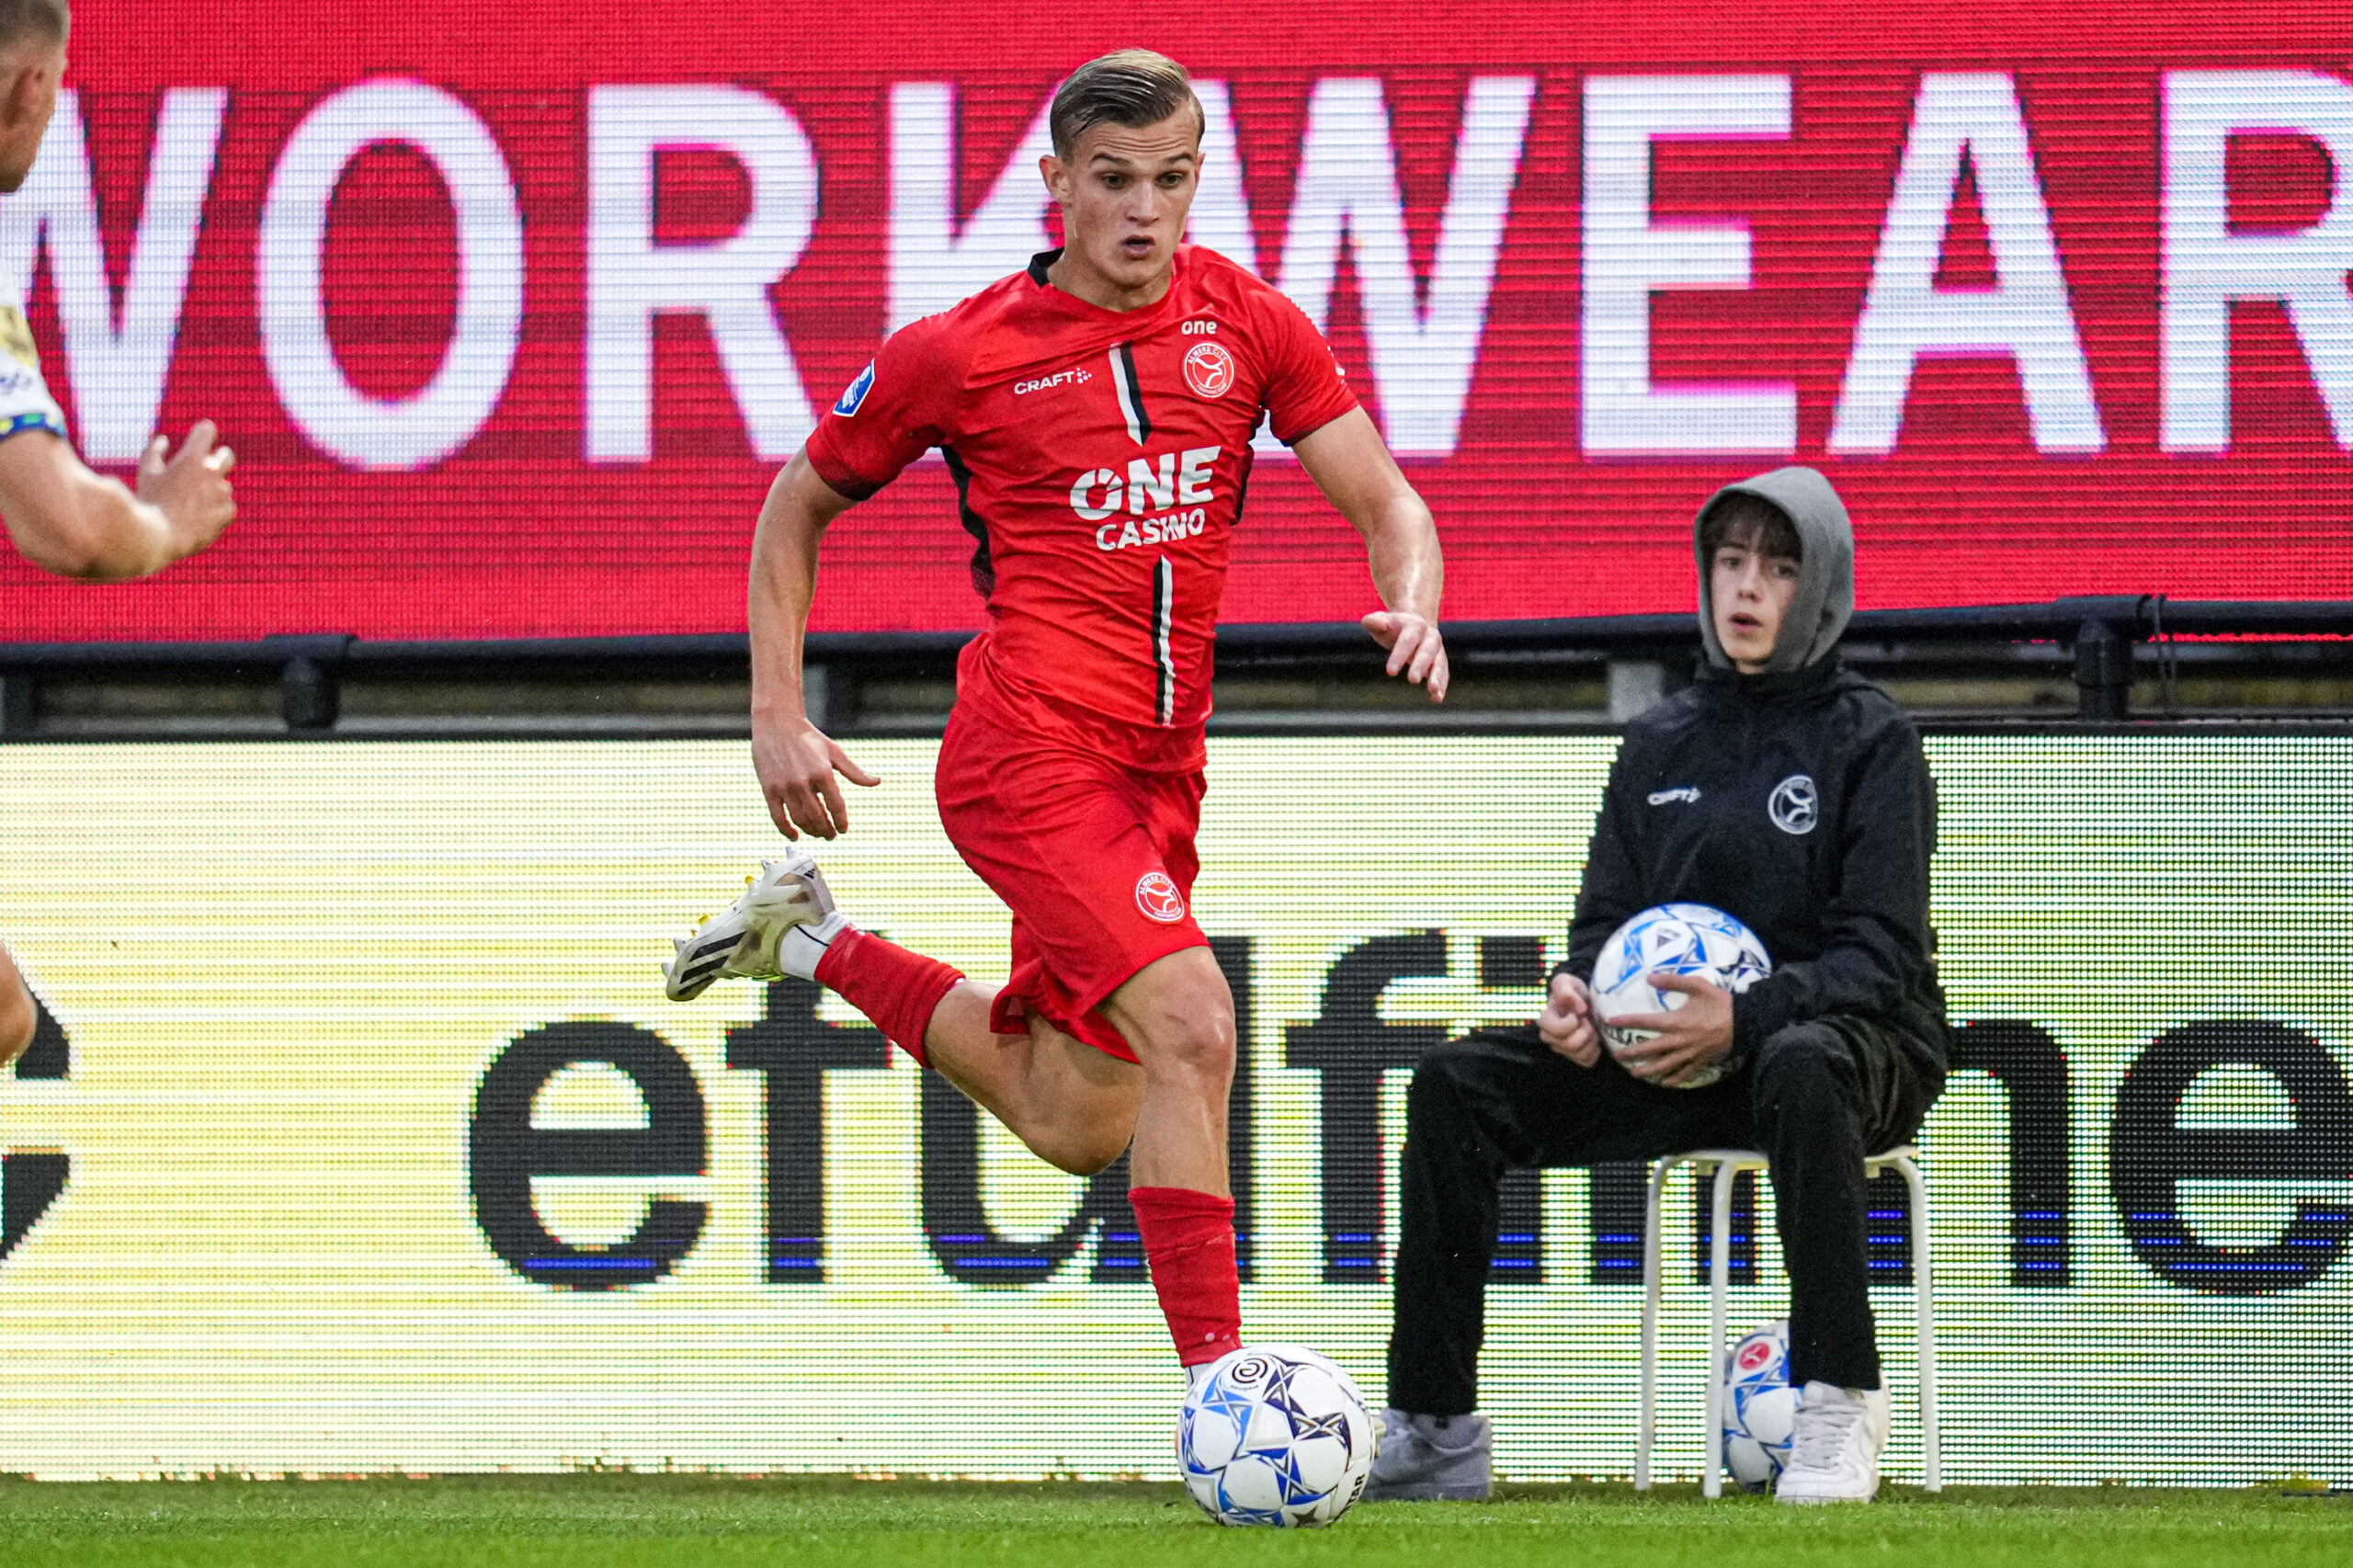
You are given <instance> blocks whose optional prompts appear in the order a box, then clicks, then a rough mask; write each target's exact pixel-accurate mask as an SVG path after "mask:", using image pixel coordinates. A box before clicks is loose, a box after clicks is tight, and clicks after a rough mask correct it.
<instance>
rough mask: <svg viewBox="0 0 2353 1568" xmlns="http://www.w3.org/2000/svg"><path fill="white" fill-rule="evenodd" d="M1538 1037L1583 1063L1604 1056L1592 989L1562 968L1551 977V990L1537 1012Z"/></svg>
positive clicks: (1591, 1061) (1591, 1062)
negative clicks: (1594, 1016) (1602, 1054)
mask: <svg viewBox="0 0 2353 1568" xmlns="http://www.w3.org/2000/svg"><path fill="white" fill-rule="evenodd" d="M1536 1033H1537V1036H1538V1038H1539V1039H1540V1040H1543V1042H1544V1043H1545V1044H1546V1045H1548V1046H1550V1047H1552V1049H1553V1050H1554V1051H1559V1052H1560V1053H1561V1054H1562V1055H1563V1056H1565V1057H1567V1058H1568V1059H1569V1060H1570V1061H1572V1062H1575V1063H1576V1064H1577V1065H1578V1066H1580V1067H1590V1066H1592V1065H1593V1064H1594V1063H1595V1062H1598V1061H1600V1060H1601V1036H1600V1034H1599V1033H1598V1032H1597V1030H1596V1029H1595V1028H1594V1025H1593V993H1592V992H1590V991H1588V990H1586V984H1585V982H1584V981H1582V980H1579V979H1578V978H1577V977H1576V976H1575V975H1574V974H1570V973H1568V972H1567V971H1562V972H1561V973H1559V974H1556V975H1554V976H1553V977H1552V996H1551V997H1550V998H1549V999H1548V1000H1547V1001H1546V1002H1545V1004H1544V1010H1543V1011H1542V1012H1540V1013H1539V1014H1537V1015H1536Z"/></svg>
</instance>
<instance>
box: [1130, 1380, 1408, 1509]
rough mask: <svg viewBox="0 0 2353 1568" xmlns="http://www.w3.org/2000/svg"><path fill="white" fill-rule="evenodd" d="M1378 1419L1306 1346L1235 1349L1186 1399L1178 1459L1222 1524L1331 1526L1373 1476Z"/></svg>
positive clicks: (1188, 1482)
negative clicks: (1373, 1422)
mask: <svg viewBox="0 0 2353 1568" xmlns="http://www.w3.org/2000/svg"><path fill="white" fill-rule="evenodd" d="M1373 1446H1374V1444H1373V1432H1372V1417H1371V1416H1370V1415H1368V1414H1367V1413H1366V1411H1365V1407H1364V1396H1363V1395H1361V1394H1359V1393H1358V1392H1357V1385H1356V1384H1355V1383H1354V1382H1353V1381H1350V1380H1349V1378H1348V1374H1347V1373H1346V1372H1344V1371H1342V1370H1341V1369H1339V1367H1338V1366H1337V1365H1336V1363H1334V1362H1333V1361H1331V1360H1330V1359H1328V1358H1324V1357H1323V1356H1319V1355H1317V1354H1316V1353H1315V1352H1314V1351H1313V1350H1309V1349H1306V1348H1304V1347H1302V1346H1297V1345H1251V1346H1244V1347H1243V1348H1241V1349H1239V1350H1234V1351H1231V1352H1229V1353H1227V1354H1226V1355H1225V1356H1223V1357H1222V1358H1219V1359H1218V1360H1217V1361H1216V1362H1214V1363H1212V1364H1211V1367H1210V1369H1209V1371H1208V1373H1207V1374H1206V1375H1205V1376H1203V1377H1202V1378H1201V1379H1200V1380H1199V1381H1198V1382H1196V1383H1195V1384H1194V1385H1193V1388H1192V1391H1191V1392H1189V1393H1188V1394H1187V1395H1186V1396H1185V1408H1184V1409H1183V1411H1182V1412H1181V1413H1179V1415H1177V1417H1176V1463H1177V1468H1178V1470H1179V1471H1181V1472H1182V1473H1183V1475H1184V1477H1185V1490H1186V1491H1187V1492H1188V1493H1190V1494H1192V1498H1193V1501H1194V1502H1196V1503H1198V1504H1199V1505H1200V1507H1201V1511H1202V1512H1203V1513H1205V1514H1207V1515H1209V1516H1210V1517H1211V1518H1213V1519H1215V1520H1216V1521H1217V1522H1218V1523H1219V1524H1222V1525H1273V1526H1276V1527H1278V1528H1296V1527H1299V1526H1302V1525H1304V1526H1313V1525H1328V1524H1330V1523H1331V1522H1332V1521H1333V1520H1335V1519H1336V1518H1338V1517H1340V1516H1341V1515H1342V1514H1345V1513H1347V1511H1348V1509H1349V1507H1350V1506H1353V1505H1354V1504H1355V1502H1356V1500H1357V1498H1358V1495H1359V1494H1361V1493H1362V1492H1363V1491H1364V1483H1365V1478H1366V1477H1367V1476H1369V1475H1370V1474H1371V1473H1372V1452H1373Z"/></svg>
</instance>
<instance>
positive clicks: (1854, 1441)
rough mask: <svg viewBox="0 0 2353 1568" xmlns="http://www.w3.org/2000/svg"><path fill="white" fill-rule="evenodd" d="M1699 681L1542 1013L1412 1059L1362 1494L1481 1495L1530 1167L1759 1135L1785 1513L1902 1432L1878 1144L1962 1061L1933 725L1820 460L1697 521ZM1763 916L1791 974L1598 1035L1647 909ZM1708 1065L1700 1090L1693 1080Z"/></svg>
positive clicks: (1584, 899)
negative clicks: (1910, 711)
mask: <svg viewBox="0 0 2353 1568" xmlns="http://www.w3.org/2000/svg"><path fill="white" fill-rule="evenodd" d="M1694 531H1695V534H1696V536H1697V539H1696V543H1697V547H1698V549H1697V554H1698V558H1699V585H1700V587H1699V636H1700V642H1701V643H1702V646H1703V648H1704V650H1705V653H1706V662H1705V664H1704V665H1703V667H1702V668H1701V670H1700V672H1699V679H1698V681H1697V682H1696V683H1695V684H1694V685H1692V686H1690V687H1687V688H1685V689H1684V690H1682V691H1679V692H1677V693H1676V694H1675V695H1674V696H1673V697H1670V698H1668V699H1665V701H1663V702H1661V703H1659V704H1658V705H1657V706H1655V707H1654V708H1653V709H1651V710H1650V711H1648V712H1646V713H1644V714H1643V715H1642V716H1641V717H1640V718H1638V719H1636V720H1635V721H1634V722H1632V723H1631V724H1630V725H1628V726H1627V729H1626V736H1625V740H1624V742H1623V744H1622V745H1621V746H1620V750H1619V753H1618V759H1617V762H1616V764H1615V766H1613V767H1611V769H1610V773H1609V781H1608V788H1607V791H1606V793H1605V795H1604V797H1603V801H1602V807H1601V815H1600V819H1599V821H1598V822H1597V824H1595V827H1594V834H1593V845H1592V848H1591V850H1590V853H1589V854H1588V857H1587V858H1586V869H1585V879H1584V882H1583V884H1582V886H1581V888H1580V890H1579V892H1578V896H1577V908H1576V919H1575V923H1574V926H1573V927H1572V928H1571V931H1570V934H1569V956H1568V959H1567V961H1565V962H1564V963H1563V964H1562V965H1561V967H1560V968H1559V970H1557V971H1555V972H1554V973H1553V976H1552V991H1551V997H1550V1000H1549V1001H1548V1003H1547V1005H1546V1006H1545V1009H1544V1011H1543V1013H1542V1014H1541V1015H1540V1017H1538V1018H1537V1020H1536V1021H1535V1022H1534V1023H1532V1024H1529V1025H1525V1026H1522V1027H1520V1028H1511V1029H1482V1030H1480V1031H1478V1032H1476V1033H1474V1034H1472V1035H1469V1036H1467V1037H1465V1038H1464V1039H1462V1040H1456V1041H1454V1042H1452V1043H1451V1044H1449V1045H1446V1046H1443V1047H1440V1048H1439V1049H1438V1050H1435V1051H1431V1052H1430V1053H1429V1054H1428V1055H1427V1056H1425V1057H1424V1058H1423V1059H1422V1062H1421V1064H1420V1066H1419V1067H1418V1068H1417V1069H1416V1071H1415V1075H1414V1084H1413V1089H1412V1092H1411V1094H1410V1096H1409V1097H1408V1101H1407V1104H1408V1107H1409V1109H1408V1112H1407V1120H1406V1133H1405V1150H1404V1169H1403V1172H1402V1173H1401V1180H1400V1187H1401V1200H1402V1207H1403V1210H1404V1212H1403V1216H1402V1221H1403V1232H1402V1235H1401V1238H1400V1244H1399V1247H1398V1254H1397V1265H1396V1322H1395V1326H1394V1329H1393V1332H1392V1336H1391V1339H1390V1346H1389V1403H1390V1405H1391V1408H1390V1409H1389V1410H1388V1411H1386V1412H1384V1413H1383V1417H1382V1425H1383V1434H1382V1437H1381V1452H1380V1456H1379V1459H1378V1460H1377V1461H1376V1463H1375V1465H1374V1469H1373V1477H1372V1484H1371V1487H1370V1489H1369V1490H1368V1492H1367V1495H1368V1496H1370V1497H1383V1496H1386V1497H1480V1496H1484V1495H1485V1494H1486V1491H1487V1484H1488V1463H1487V1449H1488V1439H1489V1429H1488V1426H1487V1420H1486V1417H1484V1416H1483V1415H1477V1414H1476V1413H1475V1407H1476V1403H1477V1381H1476V1380H1477V1373H1478V1359H1479V1343H1480V1337H1481V1332H1482V1316H1483V1311H1484V1291H1485V1285H1486V1278H1487V1273H1488V1268H1489V1264H1490V1261H1491V1259H1492V1257H1493V1255H1494V1252H1495V1227H1496V1210H1497V1199H1496V1193H1497V1188H1498V1185H1499V1183H1500V1181H1501V1179H1502V1176H1503V1173H1504V1172H1505V1171H1506V1169H1508V1168H1511V1167H1514V1166H1550V1165H1593V1164H1596V1163H1598V1162H1602V1161H1609V1160H1646V1159H1651V1158H1654V1157H1656V1156H1658V1155H1661V1154H1666V1153H1677V1152H1679V1151H1682V1150H1686V1149H1700V1148H1754V1149H1762V1150H1764V1151H1765V1152H1766V1153H1768V1155H1769V1156H1770V1157H1771V1160H1772V1173H1771V1179H1772V1183H1773V1194H1774V1199H1775V1210H1776V1213H1777V1215H1778V1220H1779V1232H1780V1236H1781V1244H1782V1248H1783V1253H1784V1256H1786V1258H1787V1260H1788V1265H1789V1271H1790V1381H1791V1382H1792V1383H1795V1384H1798V1385H1799V1386H1800V1388H1801V1390H1802V1392H1801V1394H1800V1397H1799V1408H1798V1417H1797V1433H1796V1441H1795V1445H1794V1453H1793V1456H1792V1460H1791V1462H1790V1466H1789V1468H1788V1469H1787V1470H1785V1471H1783V1473H1782V1476H1781V1479H1780V1483H1779V1496H1780V1498H1781V1499H1782V1500H1783V1501H1784V1502H1831V1501H1867V1500H1869V1499H1870V1497H1871V1496H1872V1495H1873V1494H1875V1493H1876V1492H1877V1490H1878V1486H1879V1456H1880V1451H1881V1448H1882V1447H1883V1446H1884V1445H1885V1443H1886V1440H1887V1394H1886V1392H1885V1391H1884V1390H1883V1389H1882V1388H1881V1382H1880V1366H1879V1348H1878V1345H1877V1341H1876V1338H1875V1333H1874V1327H1873V1324H1872V1319H1871V1306H1870V1291H1869V1286H1870V1267H1869V1254H1868V1248H1867V1244H1866V1235H1865V1223H1866V1214H1865V1204H1864V1182H1863V1158H1864V1156H1865V1155H1866V1154H1867V1153H1876V1152H1878V1151H1879V1150H1881V1149H1884V1148H1887V1147H1889V1146H1890V1145H1893V1144H1895V1143H1900V1142H1904V1140H1906V1139H1907V1138H1909V1137H1910V1136H1911V1135H1912V1133H1913V1132H1914V1131H1915V1130H1916V1129H1917V1128H1918V1126H1919V1125H1920V1119H1921V1118H1922V1117H1923V1116H1925V1115H1926V1114H1927V1108H1928V1107H1929V1105H1930V1103H1931V1102H1933V1101H1934V1100H1935V1098H1936V1096H1937V1092H1938V1089H1939V1088H1941V1087H1942V1086H1943V1083H1944V1075H1945V1061H1946V1054H1945V1051H1946V1047H1945V1016H1944V996H1943V994H1942V993H1941V992H1940V991H1939V990H1938V986H1937V979H1936V970H1935V966H1934V960H1933V959H1932V956H1931V953H1932V947H1933V940H1934V938H1933V937H1932V935H1931V933H1930V931H1929V928H1928V858H1929V856H1930V854H1931V853H1932V851H1933V850H1934V848H1935V846H1936V792H1935V786H1934V784H1933V783H1932V782H1931V780H1930V778H1929V777H1928V770H1927V764H1926V762H1925V761H1924V760H1923V758H1922V756H1921V752H1920V738H1919V735H1918V733H1916V732H1915V730H1914V729H1913V727H1912V725H1911V723H1910V722H1909V721H1907V720H1906V719H1905V718H1904V714H1903V712H1902V710H1900V709H1898V708H1897V707H1896V705H1895V702H1894V700H1893V699H1891V698H1890V697H1889V696H1888V695H1887V694H1886V693H1885V692H1883V691H1881V689H1880V688H1879V687H1876V686H1873V685H1872V684H1871V683H1870V682H1869V681H1867V680H1864V679H1863V678H1862V677H1860V676H1856V675H1853V674H1851V673H1849V672H1848V671H1847V670H1845V669H1844V668H1842V667H1841V666H1840V664H1839V659H1838V653H1837V643H1838V638H1839V634H1840V633H1841V632H1842V631H1845V630H1846V626H1847V618H1848V617H1849V615H1851V614H1852V612H1853V609H1854V603H1855V586H1854V553H1855V546H1854V533H1853V530H1852V528H1850V527H1849V525H1848V523H1847V509H1846V507H1845V506H1842V505H1841V504H1840V502H1839V500H1838V496H1837V493H1836V491H1834V490H1832V489H1831V487H1830V483H1829V482H1828V481H1827V480H1825V479H1824V478H1823V477H1822V475H1820V474H1819V473H1816V472H1814V471H1813V470H1812V469H1807V468H1785V469H1779V470H1777V471H1776V472H1772V473H1768V474H1765V475H1762V476H1761V477H1759V478H1756V479H1752V480H1749V481H1746V482H1745V483H1740V484H1734V485H1732V486H1729V487H1728V488H1726V489H1724V490H1722V491H1721V492H1719V493H1718V494H1716V495H1715V496H1713V497H1712V498H1711V500H1710V501H1709V503H1708V505H1707V506H1704V507H1702V508H1701V509H1700V512H1699V518H1698V520H1697V523H1696V525H1695V530H1694ZM1684 902H1688V903H1706V904H1712V905H1714V906H1715V907H1717V908H1719V909H1723V910H1727V911H1729V912H1730V913H1732V914H1733V915H1737V916H1738V917H1739V918H1741V919H1742V920H1744V921H1745V922H1746V923H1747V924H1748V926H1749V927H1750V928H1751V929H1752V930H1754V931H1755V932H1756V934H1757V936H1758V937H1760V938H1761V939H1762V940H1763V941H1764V944H1765V948H1766V951H1767V952H1768V953H1769V954H1770V955H1771V956H1772V960H1773V972H1772V974H1771V976H1770V977H1769V978H1768V979H1766V980H1763V981H1761V982H1759V983H1756V985H1755V986H1753V987H1751V988H1750V989H1749V990H1748V991H1746V992H1745V993H1744V994H1740V995H1738V996H1733V995H1732V994H1728V993H1726V992H1724V991H1722V990H1720V989H1718V988H1717V987H1715V986H1713V985H1711V984H1710V983H1707V982H1706V981H1704V980H1699V979H1690V978H1684V977H1680V976H1673V975H1669V976H1665V977H1663V978H1661V979H1660V980H1659V981H1658V982H1657V983H1658V984H1660V985H1661V986H1662V987H1665V988H1669V989H1674V990H1678V991H1681V992H1683V993H1685V994H1686V996H1687V998H1688V999H1687V1000H1686V1002H1685V1003H1684V1005H1683V1006H1680V1007H1678V1008H1677V1009H1676V1010H1675V1011H1673V1012H1671V1013H1665V1014H1658V1015H1653V1016H1651V1017H1647V1018H1631V1019H1625V1020H1621V1022H1624V1023H1626V1024H1628V1025H1631V1026H1633V1027H1637V1028H1656V1029H1657V1031H1658V1033H1657V1036H1656V1038H1654V1039H1653V1040H1648V1041H1645V1042H1643V1044H1641V1045H1637V1046H1631V1047H1629V1048H1627V1049H1626V1050H1625V1051H1622V1052H1620V1053H1619V1054H1618V1055H1616V1056H1615V1057H1613V1056H1612V1055H1611V1053H1610V1052H1608V1051H1605V1050H1604V1049H1603V1048H1602V1045H1601V1041H1600V1039H1599V1037H1598V1034H1597V1030H1596V1027H1595V1019H1594V1015H1593V1001H1592V996H1591V994H1590V992H1589V991H1588V989H1587V985H1586V982H1587V981H1588V979H1589V978H1590V977H1591V975H1592V973H1593V967H1594V960H1595V959H1596V958H1597V956H1598V955H1599V953H1600V951H1601V948H1602V945H1603V943H1604V942H1605V940H1606V939H1607V938H1608V936H1609V934H1610V933H1611V932H1613V931H1614V930H1616V929H1617V928H1618V926H1620V924H1621V923H1623V922H1624V921H1625V920H1626V919H1627V918H1628V917H1629V916H1630V915H1634V914H1636V913H1637V912H1639V911H1641V910H1643V909H1646V908H1648V907H1650V906H1651V905H1653V904H1658V903H1684ZM1711 1065H1713V1066H1714V1067H1716V1068H1717V1069H1719V1070H1721V1071H1722V1076H1721V1077H1720V1078H1717V1079H1716V1080H1715V1081H1714V1082H1712V1083H1711V1084H1709V1085H1707V1086H1705V1087H1699V1088H1678V1087H1676V1086H1675V1085H1676V1084H1677V1080H1678V1079H1681V1078H1683V1077H1685V1076H1686V1075H1701V1076H1704V1075H1705V1074H1704V1073H1703V1072H1700V1071H1699V1070H1703V1069H1706V1068H1708V1067H1709V1066H1711Z"/></svg>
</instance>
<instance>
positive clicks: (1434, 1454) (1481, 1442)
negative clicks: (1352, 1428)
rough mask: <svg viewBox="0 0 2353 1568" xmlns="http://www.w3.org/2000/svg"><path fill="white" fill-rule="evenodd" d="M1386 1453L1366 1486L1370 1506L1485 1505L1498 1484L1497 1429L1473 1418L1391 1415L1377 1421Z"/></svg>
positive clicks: (1376, 1459)
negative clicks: (1495, 1461) (1494, 1457)
mask: <svg viewBox="0 0 2353 1568" xmlns="http://www.w3.org/2000/svg"><path fill="white" fill-rule="evenodd" d="M1375 1425H1376V1426H1377V1427H1378V1428H1379V1430H1380V1447H1379V1449H1376V1450H1375V1452H1374V1454H1373V1460H1372V1474H1371V1476H1370V1478H1369V1479H1368V1481H1367V1482H1366V1483H1365V1489H1364V1500H1365V1501H1366V1502H1368V1503H1409V1502H1410V1503H1426V1502H1433V1501H1439V1500H1443V1501H1449V1502H1457V1503H1479V1502H1484V1501H1485V1500H1486V1497H1487V1494H1488V1492H1489V1491H1490V1490H1491V1489H1492V1487H1493V1485H1494V1482H1495V1467H1494V1464H1493V1461H1492V1460H1491V1459H1490V1458H1489V1454H1490V1451H1491V1449H1493V1447H1494V1443H1495V1428H1494V1426H1491V1425H1490V1424H1489V1422H1488V1420H1487V1418H1486V1417H1485V1416H1483V1415H1480V1414H1478V1413H1477V1412H1476V1411H1473V1412H1472V1413H1471V1414H1470V1415H1409V1414H1407V1413H1406V1412H1404V1411H1403V1410H1398V1409H1394V1408H1392V1409H1388V1410H1384V1411H1382V1412H1381V1415H1379V1416H1378V1417H1376V1418H1375Z"/></svg>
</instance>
